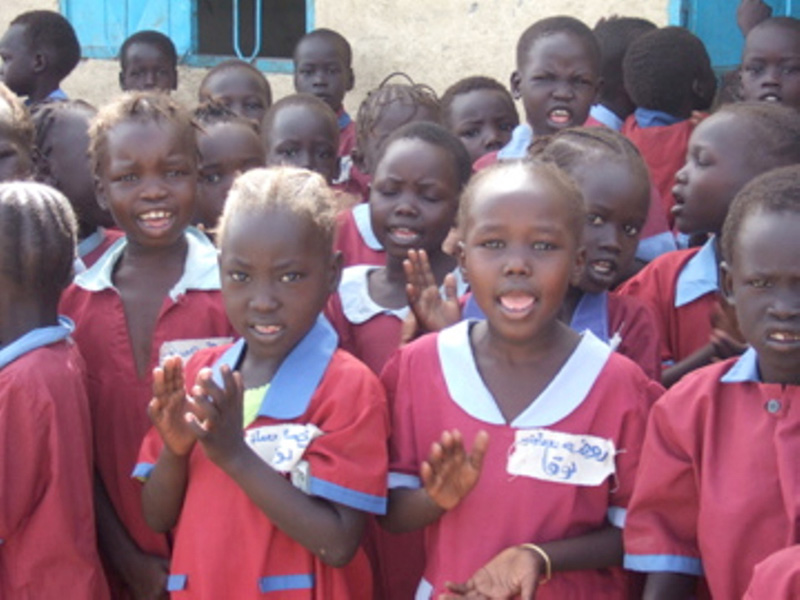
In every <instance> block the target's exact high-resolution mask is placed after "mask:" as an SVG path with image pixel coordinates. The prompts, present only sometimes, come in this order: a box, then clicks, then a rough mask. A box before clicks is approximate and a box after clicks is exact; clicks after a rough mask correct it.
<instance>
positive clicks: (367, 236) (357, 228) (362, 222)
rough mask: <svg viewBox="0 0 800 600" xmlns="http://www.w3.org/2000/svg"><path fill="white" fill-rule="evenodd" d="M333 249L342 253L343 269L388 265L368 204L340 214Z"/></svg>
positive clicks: (356, 206)
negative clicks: (353, 266) (374, 229)
mask: <svg viewBox="0 0 800 600" xmlns="http://www.w3.org/2000/svg"><path fill="white" fill-rule="evenodd" d="M333 249H334V250H338V251H339V252H341V253H342V259H343V264H342V266H343V267H350V266H352V265H378V266H383V265H385V264H386V251H385V250H384V249H383V244H381V243H380V241H379V240H378V238H377V237H375V232H374V231H373V230H372V220H371V216H370V210H369V204H368V203H364V204H357V205H355V206H354V207H353V208H351V209H350V210H347V211H345V212H343V213H340V214H339V216H338V217H337V219H336V237H335V239H334V241H333Z"/></svg>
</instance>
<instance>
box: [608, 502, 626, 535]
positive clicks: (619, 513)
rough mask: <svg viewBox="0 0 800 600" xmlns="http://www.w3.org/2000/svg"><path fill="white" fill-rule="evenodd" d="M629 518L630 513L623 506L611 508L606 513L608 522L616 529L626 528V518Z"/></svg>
mask: <svg viewBox="0 0 800 600" xmlns="http://www.w3.org/2000/svg"><path fill="white" fill-rule="evenodd" d="M626 516H628V511H627V509H625V508H622V507H621V506H609V507H608V511H607V512H606V517H607V518H608V522H609V523H611V524H612V525H613V526H614V527H617V528H619V529H622V528H623V527H625V517H626Z"/></svg>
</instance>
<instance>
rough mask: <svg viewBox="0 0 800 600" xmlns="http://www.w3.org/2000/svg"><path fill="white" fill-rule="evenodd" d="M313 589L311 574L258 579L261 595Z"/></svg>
mask: <svg viewBox="0 0 800 600" xmlns="http://www.w3.org/2000/svg"><path fill="white" fill-rule="evenodd" d="M313 587H314V576H313V575H312V574H311V573H301V574H298V575H273V576H272V577H259V578H258V589H259V591H260V592H261V593H262V594H268V593H269V592H283V591H286V590H310V589H311V588H313Z"/></svg>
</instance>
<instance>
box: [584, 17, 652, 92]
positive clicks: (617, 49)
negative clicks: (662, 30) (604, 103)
mask: <svg viewBox="0 0 800 600" xmlns="http://www.w3.org/2000/svg"><path fill="white" fill-rule="evenodd" d="M654 29H657V27H656V25H655V23H653V22H651V21H648V20H647V19H640V18H636V17H616V16H614V17H609V18H607V19H602V20H600V21H599V22H598V23H597V25H595V26H594V30H593V31H594V36H595V37H596V38H597V43H598V44H600V58H601V60H600V75H601V77H602V78H603V86H602V87H601V89H600V99H601V100H602V99H604V98H613V97H614V96H615V95H616V94H619V93H620V91H624V87H625V86H624V79H623V77H622V59H623V58H624V57H625V51H626V50H627V49H628V46H630V45H631V43H633V41H634V40H635V39H636V38H638V37H639V36H641V35H643V34H645V33H648V32H650V31H653V30H654Z"/></svg>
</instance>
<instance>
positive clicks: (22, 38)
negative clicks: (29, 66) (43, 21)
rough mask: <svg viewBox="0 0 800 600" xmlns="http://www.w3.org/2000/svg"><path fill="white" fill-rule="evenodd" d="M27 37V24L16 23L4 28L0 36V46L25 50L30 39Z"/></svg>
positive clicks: (19, 50)
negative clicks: (4, 30)
mask: <svg viewBox="0 0 800 600" xmlns="http://www.w3.org/2000/svg"><path fill="white" fill-rule="evenodd" d="M29 37H30V36H29V35H28V26H27V25H25V24H24V23H17V24H15V25H12V26H11V27H9V28H8V29H6V32H5V33H4V34H3V35H2V37H0V46H2V47H3V48H6V49H12V50H14V51H16V52H22V51H27V50H28V46H29V44H30V41H31V40H30V39H29Z"/></svg>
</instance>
